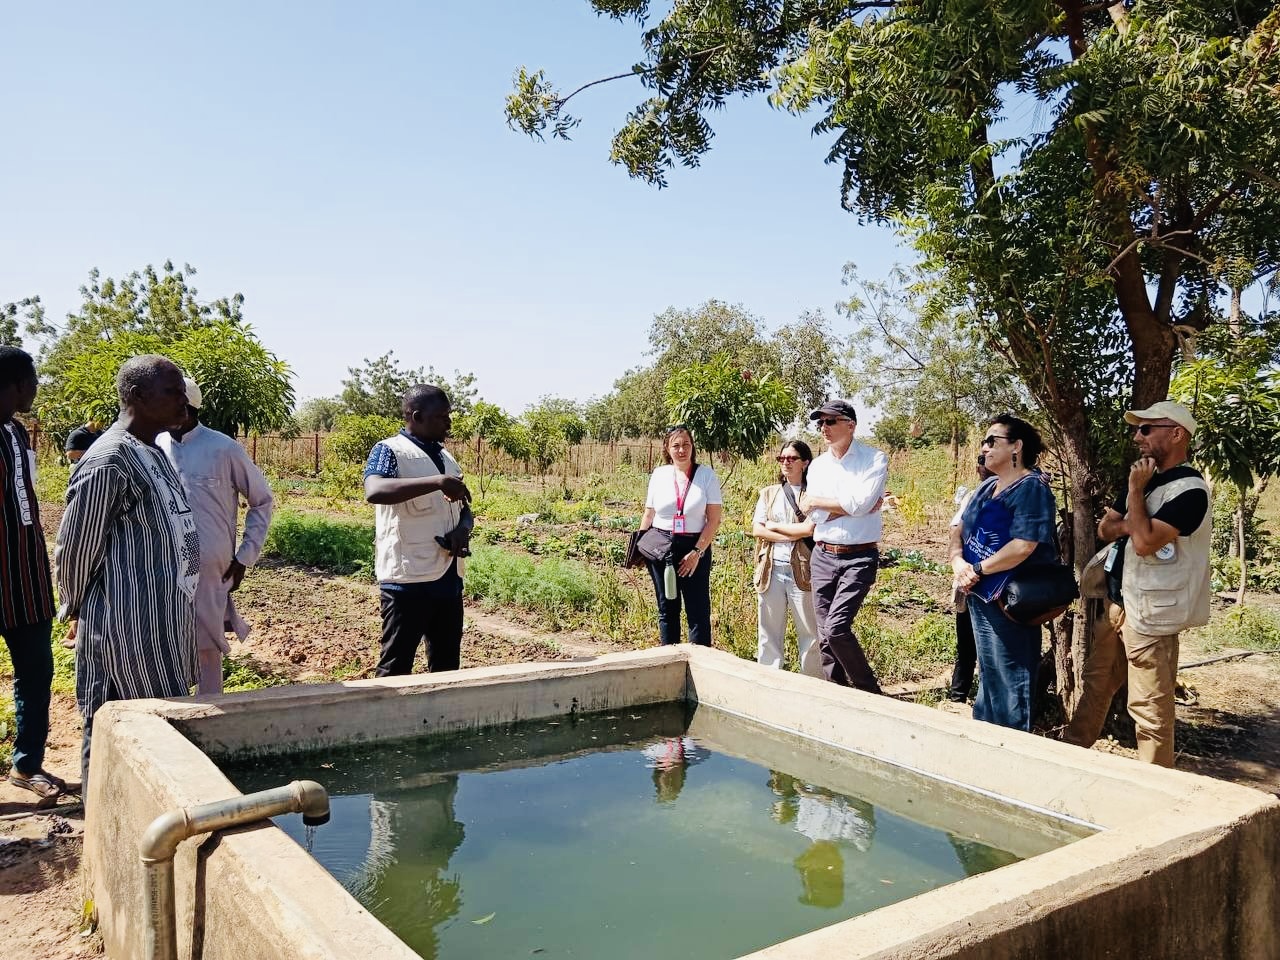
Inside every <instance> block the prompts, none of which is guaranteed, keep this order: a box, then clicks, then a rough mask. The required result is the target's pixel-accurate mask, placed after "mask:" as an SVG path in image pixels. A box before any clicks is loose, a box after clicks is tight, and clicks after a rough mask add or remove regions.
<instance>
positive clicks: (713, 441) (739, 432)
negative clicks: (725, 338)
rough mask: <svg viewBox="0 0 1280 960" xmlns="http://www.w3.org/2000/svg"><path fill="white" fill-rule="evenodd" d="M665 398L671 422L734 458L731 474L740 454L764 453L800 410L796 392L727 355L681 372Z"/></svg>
mask: <svg viewBox="0 0 1280 960" xmlns="http://www.w3.org/2000/svg"><path fill="white" fill-rule="evenodd" d="M664 397H665V399H666V402H667V410H668V412H669V413H670V414H671V421H672V422H673V423H682V424H684V425H685V426H687V427H688V428H689V430H690V432H691V433H692V434H693V438H694V442H695V443H696V445H697V447H698V449H699V450H702V451H704V452H706V453H708V454H720V455H721V456H724V457H727V458H729V460H730V461H731V463H732V465H731V467H730V469H729V474H730V475H731V474H732V473H733V467H735V466H736V465H737V461H738V460H739V459H741V458H743V457H745V458H747V459H748V460H754V459H755V458H756V457H758V456H760V452H761V451H762V450H763V449H764V447H765V444H767V443H768V442H769V438H770V437H771V436H772V435H773V434H774V433H776V432H777V431H778V430H779V429H781V427H782V426H783V425H784V424H785V423H788V422H790V421H791V420H792V419H794V417H795V410H796V407H795V398H794V396H793V395H792V393H791V391H790V390H788V389H787V388H786V387H785V386H783V384H782V383H781V382H780V381H779V380H777V379H776V378H775V377H774V376H773V375H772V374H768V373H766V374H764V375H763V376H758V375H756V374H754V373H753V372H752V371H750V370H743V369H742V368H741V367H739V366H737V365H736V364H735V363H734V362H733V361H732V360H730V359H729V358H728V357H727V356H725V355H724V354H721V355H720V356H717V357H713V358H712V359H711V361H710V362H709V363H694V364H690V365H689V366H687V367H685V368H684V369H683V370H679V371H677V372H676V373H675V375H673V376H672V377H671V379H670V380H668V381H667V386H666V389H665V390H664ZM726 479H727V478H726Z"/></svg>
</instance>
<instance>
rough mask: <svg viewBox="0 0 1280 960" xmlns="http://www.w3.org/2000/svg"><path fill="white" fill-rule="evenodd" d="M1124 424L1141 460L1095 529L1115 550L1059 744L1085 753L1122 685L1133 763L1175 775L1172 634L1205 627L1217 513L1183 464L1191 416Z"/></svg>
mask: <svg viewBox="0 0 1280 960" xmlns="http://www.w3.org/2000/svg"><path fill="white" fill-rule="evenodd" d="M1124 418H1125V421H1126V422H1127V423H1129V424H1131V425H1132V426H1133V427H1134V433H1133V439H1134V442H1135V443H1136V444H1137V446H1138V451H1139V453H1141V455H1142V456H1141V458H1140V459H1139V460H1138V461H1137V462H1136V463H1134V464H1133V466H1132V467H1130V469H1129V485H1128V491H1127V492H1126V493H1125V494H1124V495H1122V496H1121V497H1120V498H1119V499H1118V500H1117V501H1116V502H1115V505H1114V506H1112V507H1111V509H1109V510H1108V511H1107V514H1106V516H1104V517H1103V518H1102V522H1100V523H1099V524H1098V537H1099V539H1101V540H1103V541H1104V542H1106V541H1115V542H1114V544H1112V547H1111V550H1110V551H1109V553H1108V554H1107V560H1106V573H1107V585H1108V594H1109V597H1108V600H1107V602H1106V609H1105V616H1104V617H1103V618H1102V620H1101V621H1100V622H1099V625H1098V628H1097V631H1096V632H1095V636H1094V640H1093V646H1092V648H1091V649H1090V651H1089V659H1088V662H1087V663H1086V664H1085V675H1084V692H1083V694H1082V695H1081V698H1080V703H1079V705H1078V706H1077V707H1076V712H1075V714H1074V716H1073V717H1072V719H1071V722H1070V723H1069V724H1068V725H1067V728H1066V730H1064V731H1063V734H1062V738H1063V739H1064V740H1065V741H1067V742H1068V743H1075V744H1078V745H1080V746H1082V747H1088V746H1091V745H1092V744H1093V742H1094V740H1096V739H1097V738H1098V734H1099V733H1100V732H1101V731H1102V724H1103V722H1104V721H1105V720H1106V715H1107V708H1108V707H1109V706H1110V704H1111V698H1112V697H1114V696H1115V694H1116V691H1118V690H1119V689H1120V688H1121V687H1122V686H1124V685H1125V683H1126V681H1127V682H1128V685H1129V714H1130V716H1132V717H1133V722H1134V726H1135V727H1136V730H1137V740H1138V759H1140V760H1143V761H1145V762H1147V763H1157V764H1159V765H1161V766H1164V767H1172V766H1173V758H1174V747H1173V720H1174V703H1173V694H1174V685H1175V682H1176V679H1177V672H1178V634H1179V633H1181V632H1182V631H1183V630H1185V629H1187V628H1188V627H1198V626H1202V625H1203V624H1206V623H1208V622H1209V547H1210V541H1211V539H1212V534H1213V513H1212V511H1211V510H1210V506H1209V487H1208V485H1207V484H1206V483H1205V481H1204V476H1203V475H1202V474H1201V473H1200V471H1198V470H1196V469H1195V468H1194V467H1192V466H1191V464H1190V463H1188V462H1187V451H1188V449H1189V448H1190V446H1191V438H1192V437H1193V436H1194V435H1195V432H1196V422H1195V420H1194V419H1193V418H1192V416H1191V412H1190V411H1189V410H1188V409H1187V408H1186V407H1184V406H1183V405H1182V404H1180V403H1174V402H1172V401H1170V400H1161V401H1160V402H1159V403H1155V404H1152V405H1151V406H1150V407H1148V408H1147V409H1145V410H1130V411H1129V412H1128V413H1126V414H1125V415H1124ZM1117 586H1118V587H1119V591H1118V594H1119V595H1118V597H1117V590H1116V587H1117Z"/></svg>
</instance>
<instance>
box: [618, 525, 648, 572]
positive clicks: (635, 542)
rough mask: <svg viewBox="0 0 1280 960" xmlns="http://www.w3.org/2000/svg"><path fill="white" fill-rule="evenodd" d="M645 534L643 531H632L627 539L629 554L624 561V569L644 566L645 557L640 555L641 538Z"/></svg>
mask: <svg viewBox="0 0 1280 960" xmlns="http://www.w3.org/2000/svg"><path fill="white" fill-rule="evenodd" d="M644 534H645V531H643V530H632V531H631V536H629V537H627V553H626V556H624V557H623V559H622V565H623V566H624V567H643V566H644V555H643V554H641V553H640V538H641V537H643V536H644Z"/></svg>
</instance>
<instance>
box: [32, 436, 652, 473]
mask: <svg viewBox="0 0 1280 960" xmlns="http://www.w3.org/2000/svg"><path fill="white" fill-rule="evenodd" d="M28 429H29V433H30V434H31V444H32V446H33V447H34V449H35V451H36V453H37V455H40V456H50V455H54V456H57V455H59V454H61V453H62V450H61V449H60V448H59V447H58V446H57V445H56V444H55V442H54V441H55V438H54V437H52V436H51V435H50V434H48V433H46V432H44V431H42V430H41V429H40V425H39V424H38V423H37V424H32V425H31V426H30V427H29V428H28ZM328 436H329V435H328V434H327V433H304V434H300V435H298V436H296V437H291V436H282V435H281V434H278V433H251V434H248V435H246V436H240V437H236V440H237V441H239V443H240V445H241V446H243V447H244V449H245V451H246V452H247V453H248V454H249V457H250V459H252V460H253V462H254V463H256V464H257V465H258V466H259V467H261V468H262V469H263V470H264V471H266V472H267V473H271V474H274V475H276V476H303V477H305V476H317V475H318V474H319V473H320V471H321V469H322V468H323V467H324V463H325V441H326V439H327V438H328ZM449 452H450V453H452V454H453V455H454V457H455V458H457V460H458V462H459V463H460V464H461V465H462V467H463V469H464V470H466V471H468V472H471V471H474V470H476V468H477V465H479V464H481V463H482V464H483V466H484V471H485V473H504V474H517V473H518V474H527V473H529V472H530V469H531V468H530V464H529V463H527V462H525V461H523V460H517V459H515V458H513V457H510V456H508V455H507V454H505V453H503V452H502V451H501V450H499V449H497V448H496V447H494V446H492V445H490V444H488V443H486V442H485V441H484V440H467V441H455V442H452V443H450V444H449ZM661 459H662V444H661V442H660V441H658V440H619V441H617V442H614V443H595V442H590V443H579V444H575V445H574V446H571V447H570V448H569V449H568V450H567V451H566V453H565V455H564V456H562V457H561V458H560V459H558V460H557V461H556V462H555V463H554V464H553V465H552V466H551V468H550V469H549V470H548V471H547V475H548V476H565V477H585V476H590V475H591V474H593V473H600V474H608V473H612V472H613V471H615V470H617V469H618V467H620V466H624V465H631V466H634V467H636V469H638V470H643V471H645V472H646V473H647V472H649V471H651V470H652V469H653V468H654V466H655V465H656V464H657V463H659V462H660V461H661Z"/></svg>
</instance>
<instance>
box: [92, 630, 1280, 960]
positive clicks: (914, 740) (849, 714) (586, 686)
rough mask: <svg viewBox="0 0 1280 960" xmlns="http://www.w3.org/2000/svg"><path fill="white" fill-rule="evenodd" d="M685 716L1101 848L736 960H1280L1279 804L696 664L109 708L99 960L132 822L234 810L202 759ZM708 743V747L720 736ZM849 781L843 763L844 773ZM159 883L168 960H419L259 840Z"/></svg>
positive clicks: (117, 944) (127, 900) (295, 860)
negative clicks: (912, 778)
mask: <svg viewBox="0 0 1280 960" xmlns="http://www.w3.org/2000/svg"><path fill="white" fill-rule="evenodd" d="M681 698H686V699H690V700H695V701H696V702H697V703H699V704H700V705H709V706H713V707H716V708H718V709H719V710H723V711H725V712H728V713H733V714H738V715H740V716H743V717H747V718H751V719H753V720H755V721H756V722H759V723H763V724H765V725H768V726H771V727H774V728H776V729H778V730H780V731H783V732H784V733H787V734H790V735H794V736H800V737H804V738H809V739H816V740H818V741H820V742H823V743H825V744H827V745H828V748H829V750H830V751H831V754H832V756H848V753H849V752H852V753H854V754H857V755H861V756H863V757H874V758H877V759H880V760H884V761H886V762H888V763H890V764H893V765H896V766H897V767H898V768H899V769H901V770H902V771H924V772H926V773H928V774H930V775H932V776H934V777H937V778H941V783H940V785H939V786H938V787H937V789H936V790H935V789H929V790H926V791H925V792H926V793H927V794H930V795H933V794H936V797H934V798H933V799H936V801H937V802H939V803H944V804H951V805H952V806H955V805H957V804H959V805H960V806H962V807H963V806H968V807H970V808H971V809H970V812H971V813H972V814H973V815H974V816H978V817H981V816H983V815H985V814H987V811H984V809H983V806H984V804H985V803H986V801H985V800H984V798H983V793H986V794H989V795H991V796H992V797H1000V798H1004V799H1007V800H1009V801H1012V802H1014V803H1015V804H1018V805H1021V806H1022V808H1023V809H1024V810H1025V811H1026V814H1027V816H1028V817H1039V816H1042V815H1044V814H1045V813H1053V814H1056V815H1059V816H1063V817H1067V818H1072V819H1074V820H1076V821H1081V822H1085V823H1089V824H1096V825H1098V826H1099V827H1102V828H1103V831H1102V832H1101V833H1098V834H1096V835H1092V836H1089V837H1087V838H1086V839H1083V840H1079V841H1077V842H1075V843H1073V844H1070V845H1069V846H1066V847H1063V848H1060V849H1056V850H1052V851H1050V852H1048V853H1044V854H1041V855H1039V856H1035V857H1033V858H1032V859H1029V860H1025V861H1023V862H1021V863H1018V864H1014V865H1012V866H1008V867H1004V868H1001V869H999V870H996V871H993V872H991V873H987V874H983V875H981V876H977V877H971V878H969V879H966V880H964V881H961V882H959V883H956V884H952V885H950V886H947V887H944V888H941V889H938V890H935V891H933V892H931V893H928V894H924V895H922V896H919V897H915V898H913V899H910V900H907V901H903V902H901V903H898V904H895V905H893V906H890V907H886V908H884V909H881V910H877V911H875V912H873V913H870V914H867V915H865V916H862V917H858V918H855V919H853V920H849V921H845V922H843V923H839V924H836V925H833V926H831V927H827V928H825V929H823V930H819V931H816V932H814V933H811V934H808V935H806V936H803V937H798V938H796V939H795V940H791V941H788V942H786V943H782V944H779V945H777V946H774V947H770V948H767V949H765V950H762V951H760V952H759V953H757V954H754V955H753V956H756V957H763V958H770V960H783V958H792V957H794V958H801V957H804V958H811V957H822V958H832V960H837V958H841V960H843V958H848V960H854V958H890V957H892V958H916V957H920V958H924V957H931V958H947V957H954V958H965V960H969V958H973V960H976V958H984V960H987V958H992V960H996V958H1004V957H1009V958H1014V957H1017V958H1023V957H1026V958H1031V957H1037V958H1041V957H1057V956H1063V957H1067V956H1070V957H1087V958H1090V960H1092V958H1101V957H1123V958H1125V960H1136V958H1154V960H1163V958H1169V960H1174V958H1177V960H1187V958H1208V957H1212V958H1223V960H1273V958H1274V960H1280V945H1278V944H1280V939H1278V937H1277V930H1276V924H1277V921H1276V915H1277V910H1280V900H1278V899H1277V876H1278V875H1280V803H1278V802H1277V801H1276V799H1275V798H1274V797H1271V796H1270V795H1268V794H1263V793H1259V792H1257V791H1253V790H1249V789H1246V788H1243V787H1236V786H1234V785H1231V784H1225V783H1220V782H1217V781H1213V780H1209V779H1207V778H1201V777H1195V776H1191V775H1188V774H1182V773H1178V772H1176V771H1168V770H1161V769H1156V768H1152V767H1148V766H1145V765H1142V764H1138V763H1137V762H1135V761H1131V760H1127V759H1124V758H1118V757H1112V756H1107V755H1105V754H1100V753H1096V752H1092V751H1086V750H1080V749H1077V748H1073V747H1069V746H1065V745H1062V744H1057V743H1053V742H1050V741H1047V740H1044V739H1043V738H1039V737H1034V736H1031V735H1028V734H1020V733H1016V732H1012V731H1007V730H1002V729H1000V728H997V727H992V726H990V725H988V724H981V723H976V722H974V721H970V720H966V719H964V718H959V717H954V716H950V715H946V714H942V713H940V712H938V711H935V710H930V709H927V708H923V707H918V706H915V705H912V704H903V703H898V702H896V701H893V700H890V699H887V698H884V697H873V696H868V695H865V694H861V693H858V692H856V691H849V690H844V689H840V688H837V687H834V686H832V685H830V684H826V683H823V682H821V681H815V680H812V679H809V678H805V677H799V676H796V675H793V674H785V673H780V672H778V671H773V670H767V669H764V668H761V667H759V666H758V665H756V664H753V663H749V662H746V661H742V660H739V659H737V658H735V657H733V656H731V655H729V654H724V653H720V652H717V651H711V650H705V649H702V648H694V647H679V648H666V649H659V650H647V651H639V652H636V653H626V654H616V655H612V656H607V657H601V658H599V659H598V660H595V661H592V662H589V663H573V664H530V665H520V666H504V667H487V668H481V669H477V670H466V671H460V672H458V673H456V674H449V675H443V676H442V677H439V678H437V677H430V676H423V677H412V678H396V679H383V680H367V681H357V682H352V683H346V684H338V685H330V686H303V687H288V688H280V689H275V690H266V691H261V692H258V693H253V694H242V695H237V696H231V697H224V698H211V699H194V700H178V701H133V702H129V703H120V704H113V705H110V706H109V707H107V708H106V709H104V711H103V712H102V713H100V714H99V716H98V719H97V720H96V721H95V725H94V756H93V770H92V775H91V785H92V794H91V796H90V798H89V816H88V823H87V833H86V845H85V863H86V869H87V877H88V880H89V883H90V884H91V888H92V895H93V896H94V897H95V899H96V902H97V904H98V910H99V919H100V926H101V929H102V931H103V934H104V937H105V939H106V943H107V952H108V955H109V956H111V957H134V956H138V955H140V948H141V942H142V940H141V937H142V932H141V930H140V929H139V918H140V915H141V909H140V898H141V870H140V865H139V862H138V857H137V838H138V837H139V836H140V835H141V833H142V831H143V829H144V828H145V826H146V824H147V823H148V822H150V820H151V819H152V818H153V817H154V816H156V815H158V814H159V813H161V812H163V811H164V810H167V809H171V808H173V807H179V806H188V805H191V804H195V803H201V802H207V801H209V800H215V799H221V798H225V797H229V796H234V795H235V793H236V790H235V787H234V786H232V785H231V784H230V782H229V781H227V780H226V778H225V777H224V776H223V775H222V774H221V773H220V772H219V771H218V769H217V767H216V766H215V765H214V763H213V761H212V760H210V757H214V758H215V759H221V758H229V757H235V756H240V755H247V754H252V755H257V756H261V755H270V754H275V753H286V752H291V751H296V750H300V749H312V748H316V747H324V746H326V745H338V744H348V743H351V742H359V741H372V740H384V739H396V738H401V737H406V736H415V735H420V734H423V733H439V732H447V731H451V730H463V729H471V728H475V727H481V726H494V725H500V724H506V723H511V722H515V721H517V720H523V719H536V718H540V717H550V716H556V715H565V714H570V713H573V712H575V711H581V712H590V711H595V710H609V709H618V708H623V707H627V706H632V705H638V704H642V703H654V702H662V701H667V700H678V699H681ZM710 716H713V714H712V715H710ZM694 722H695V725H697V724H698V723H699V718H698V717H697V716H695V721H694ZM707 729H708V733H709V734H710V738H711V739H712V740H714V739H715V736H716V734H715V732H714V730H713V728H712V727H710V726H709V727H708V728H707ZM726 736H728V734H726ZM725 746H726V747H727V748H728V749H733V745H732V744H725ZM206 753H207V755H206ZM859 762H864V761H855V760H854V759H851V762H850V764H849V768H850V770H856V769H857V768H858V763H859ZM797 772H803V771H797ZM846 776H848V777H849V778H850V779H851V780H855V781H856V780H857V775H856V774H852V773H850V774H846ZM949 784H952V785H964V786H966V787H969V788H972V789H973V790H976V791H978V792H977V793H962V792H959V791H957V790H955V789H954V787H953V786H951V785H949ZM841 786H842V787H844V788H846V789H853V788H854V787H855V786H856V784H855V783H852V782H851V783H849V784H843V783H842V784H841ZM879 789H892V777H889V778H884V777H881V778H880V787H879ZM991 803H992V805H994V804H995V801H994V800H992V801H991ZM176 885H177V898H178V928H179V935H180V943H181V945H182V952H180V954H179V955H180V956H181V957H184V958H185V957H198V958H201V960H215V958H227V960H244V958H246V957H253V958H264V960H266V958H277V957H279V958H289V960H292V958H302V957H306V958H309V960H328V958H335V960H336V958H350V957H361V958H366V957H370V958H372V957H379V958H380V957H387V958H406V957H412V956H414V954H413V953H412V952H411V951H409V950H408V948H406V947H405V946H404V945H403V944H401V943H400V941H399V940H398V939H396V938H395V937H394V936H392V935H391V934H390V933H389V932H388V931H386V929H385V928H383V927H382V926H381V925H380V924H379V923H377V921H376V920H374V919H373V917H372V916H370V915H369V914H368V913H367V912H366V911H365V910H364V909H363V908H362V907H360V906H359V905H358V904H357V903H356V902H355V901H354V900H353V899H352V898H351V897H350V896H348V895H347V894H346V892H345V891H344V890H343V889H342V888H341V886H340V885H338V884H337V883H336V881H334V880H333V879H332V877H330V876H329V874H328V873H326V872H325V871H324V870H323V869H322V868H321V867H320V866H319V865H318V864H317V863H316V862H315V861H314V860H312V859H311V858H310V857H309V856H308V855H306V853H305V852H304V851H302V850H301V849H300V848H299V847H298V846H297V845H295V844H294V843H293V842H292V841H290V840H289V839H287V838H286V837H285V836H284V835H283V833H282V832H281V831H279V830H277V829H276V828H274V827H272V826H259V827H253V828H246V829H242V830H239V831H232V832H226V833H222V834H219V835H217V836H216V837H214V838H205V837H198V838H194V839H193V840H191V841H187V842H186V843H184V844H183V846H182V848H181V849H180V851H179V857H178V860H177V864H176Z"/></svg>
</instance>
